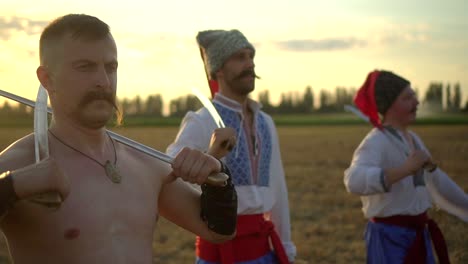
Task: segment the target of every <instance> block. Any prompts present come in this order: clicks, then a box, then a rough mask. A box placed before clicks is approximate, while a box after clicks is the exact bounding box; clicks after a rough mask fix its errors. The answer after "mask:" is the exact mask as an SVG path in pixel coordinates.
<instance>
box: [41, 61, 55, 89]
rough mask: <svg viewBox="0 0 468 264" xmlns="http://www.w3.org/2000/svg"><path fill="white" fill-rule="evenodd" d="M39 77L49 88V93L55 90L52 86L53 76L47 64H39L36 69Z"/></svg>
mask: <svg viewBox="0 0 468 264" xmlns="http://www.w3.org/2000/svg"><path fill="white" fill-rule="evenodd" d="M36 75H37V79H39V82H41V84H42V86H43V87H44V88H45V89H46V90H47V92H48V93H49V95H50V94H51V93H53V92H54V91H55V90H54V89H53V88H52V76H51V74H50V72H49V69H47V67H46V66H42V65H41V66H39V67H37V70H36Z"/></svg>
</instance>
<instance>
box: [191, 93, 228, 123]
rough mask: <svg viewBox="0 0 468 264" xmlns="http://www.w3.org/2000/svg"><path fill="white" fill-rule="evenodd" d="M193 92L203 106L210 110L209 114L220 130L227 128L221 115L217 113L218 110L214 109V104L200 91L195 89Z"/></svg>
mask: <svg viewBox="0 0 468 264" xmlns="http://www.w3.org/2000/svg"><path fill="white" fill-rule="evenodd" d="M192 92H193V94H194V95H195V96H196V97H197V98H198V100H200V102H201V103H202V104H203V106H204V107H205V108H206V109H207V110H208V112H209V113H210V115H211V118H213V120H214V122H215V123H216V126H217V127H218V128H223V127H225V125H224V122H223V119H222V118H221V116H220V115H219V113H218V111H216V108H215V107H214V105H213V103H212V102H211V101H210V100H209V99H208V98H206V97H205V96H204V95H203V94H202V93H201V92H200V91H199V90H198V89H196V88H193V89H192Z"/></svg>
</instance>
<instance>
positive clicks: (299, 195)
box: [0, 125, 468, 264]
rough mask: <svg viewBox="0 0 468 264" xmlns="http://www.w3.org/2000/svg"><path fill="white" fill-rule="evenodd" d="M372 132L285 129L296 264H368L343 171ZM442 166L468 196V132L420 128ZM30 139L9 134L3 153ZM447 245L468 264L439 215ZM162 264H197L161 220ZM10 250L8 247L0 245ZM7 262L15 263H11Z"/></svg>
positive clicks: (2, 134) (141, 131)
mask: <svg viewBox="0 0 468 264" xmlns="http://www.w3.org/2000/svg"><path fill="white" fill-rule="evenodd" d="M368 130H369V127H366V126H331V127H325V126H317V127H280V128H279V136H280V141H281V148H282V156H283V161H284V165H285V170H286V173H287V183H288V186H289V199H290V206H291V221H292V237H293V240H294V241H295V243H296V246H297V249H298V257H297V261H296V263H364V262H365V250H364V241H363V240H362V234H363V230H364V224H365V219H364V218H363V215H362V213H361V203H360V200H359V197H357V196H354V195H351V194H348V193H347V192H346V190H345V188H344V185H343V171H344V169H345V168H346V167H347V166H348V165H349V162H350V159H351V156H352V153H353V151H354V149H355V148H356V147H357V145H358V144H359V142H360V141H361V139H362V138H363V137H364V135H365V134H366V133H367V131H368ZM414 130H415V131H416V132H417V133H418V134H419V135H420V136H421V137H422V139H423V140H424V142H425V143H426V145H427V146H428V147H429V149H430V150H431V152H432V154H433V156H434V158H435V159H436V160H438V161H439V162H438V163H439V165H440V166H441V167H442V168H443V169H444V170H445V171H446V172H447V173H448V174H449V175H450V176H451V177H452V178H453V179H454V180H455V181H456V182H457V183H458V184H459V185H460V186H461V187H462V188H463V189H464V190H465V192H467V193H468V178H467V177H466V176H467V175H466V172H467V171H468V162H467V161H468V126H466V125H464V126H419V127H415V128H414ZM117 131H118V132H119V133H122V134H124V135H126V136H129V137H131V138H133V139H135V140H138V141H140V142H143V143H145V144H148V145H150V146H152V147H154V148H156V149H160V150H164V148H165V146H167V144H169V142H170V141H171V140H173V138H174V136H175V133H176V132H177V128H175V127H174V128H129V129H123V130H117ZM26 133H28V131H27V130H25V129H2V130H1V131H0V149H3V148H4V147H6V146H7V145H8V144H9V143H10V142H12V141H13V140H14V139H16V138H18V137H20V136H22V135H25V134H26ZM430 214H431V216H432V217H433V218H434V219H436V221H437V222H438V223H439V225H440V227H441V229H442V231H443V232H444V234H445V237H446V239H447V244H448V248H449V253H450V257H451V260H452V263H468V235H467V234H468V224H467V223H463V222H461V221H460V220H458V219H457V218H455V217H453V216H450V215H448V214H446V213H445V212H441V211H436V210H432V211H431V212H430ZM153 245H154V252H155V257H154V262H155V263H169V264H170V263H174V264H175V263H177V264H180V263H193V260H194V243H193V235H192V234H190V233H188V232H186V231H185V230H182V229H180V228H178V227H177V226H175V225H173V224H172V223H170V222H168V221H166V220H164V219H160V220H159V223H158V226H157V231H156V232H155V235H154V242H153ZM0 246H1V247H2V248H3V252H5V250H4V248H5V247H4V244H0ZM0 263H8V260H7V258H5V259H4V260H3V262H2V259H1V258H0Z"/></svg>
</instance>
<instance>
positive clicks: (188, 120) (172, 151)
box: [166, 111, 212, 156]
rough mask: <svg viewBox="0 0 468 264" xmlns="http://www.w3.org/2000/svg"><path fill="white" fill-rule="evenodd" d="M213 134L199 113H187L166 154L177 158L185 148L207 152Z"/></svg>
mask: <svg viewBox="0 0 468 264" xmlns="http://www.w3.org/2000/svg"><path fill="white" fill-rule="evenodd" d="M211 133H212V131H209V127H207V125H205V124H204V122H203V120H202V118H201V117H200V115H199V114H198V113H195V112H192V111H190V112H187V114H186V115H185V117H184V119H183V120H182V122H181V124H180V129H179V132H178V133H177V136H176V138H175V140H174V142H172V143H171V144H170V145H169V146H168V147H167V149H166V153H167V154H169V155H170V156H175V155H177V153H179V151H180V150H182V149H183V148H184V147H189V148H192V149H198V150H200V151H204V152H205V151H207V150H208V147H209V144H210V142H209V141H210V138H211Z"/></svg>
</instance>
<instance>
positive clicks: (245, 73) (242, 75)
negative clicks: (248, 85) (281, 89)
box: [236, 69, 260, 79]
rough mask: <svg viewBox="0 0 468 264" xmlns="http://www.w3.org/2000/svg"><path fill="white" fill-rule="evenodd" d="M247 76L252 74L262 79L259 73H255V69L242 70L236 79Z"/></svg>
mask: <svg viewBox="0 0 468 264" xmlns="http://www.w3.org/2000/svg"><path fill="white" fill-rule="evenodd" d="M247 76H252V77H254V78H257V79H260V77H259V76H258V75H257V74H255V70H253V69H249V70H245V71H242V72H241V73H239V75H238V76H237V77H236V79H241V78H244V77H247Z"/></svg>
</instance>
